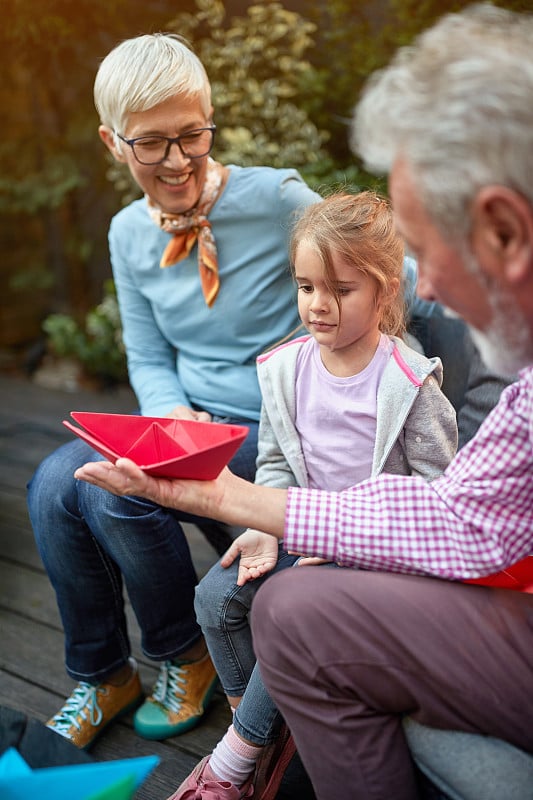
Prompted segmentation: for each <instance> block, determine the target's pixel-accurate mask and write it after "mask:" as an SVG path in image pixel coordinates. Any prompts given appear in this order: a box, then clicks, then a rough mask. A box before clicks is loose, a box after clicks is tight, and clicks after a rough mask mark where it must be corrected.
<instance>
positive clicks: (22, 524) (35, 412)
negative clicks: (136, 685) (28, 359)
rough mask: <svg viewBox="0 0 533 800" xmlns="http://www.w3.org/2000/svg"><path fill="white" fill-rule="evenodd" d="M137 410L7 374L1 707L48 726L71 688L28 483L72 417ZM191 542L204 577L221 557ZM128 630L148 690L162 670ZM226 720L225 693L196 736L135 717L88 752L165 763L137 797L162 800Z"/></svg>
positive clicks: (1, 462)
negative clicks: (144, 730)
mask: <svg viewBox="0 0 533 800" xmlns="http://www.w3.org/2000/svg"><path fill="white" fill-rule="evenodd" d="M134 408H135V400H134V398H133V395H132V393H131V392H130V391H129V390H128V389H125V388H124V389H121V390H120V391H118V392H109V393H97V392H93V391H85V392H78V391H76V392H75V393H69V392H65V391H59V390H51V389H44V388H41V387H37V386H35V385H34V384H32V383H31V382H29V381H26V380H24V379H19V378H12V377H6V376H2V375H0V642H1V644H0V705H4V706H9V707H11V708H14V709H16V710H19V711H22V712H24V713H25V714H27V715H28V716H29V717H34V718H36V719H38V720H41V721H43V722H44V721H46V720H47V719H48V718H49V717H50V716H51V715H52V714H54V713H55V712H56V711H57V710H58V709H59V707H60V706H61V704H62V702H63V700H64V698H65V697H66V696H67V695H68V694H69V693H70V691H71V689H72V687H73V685H74V684H73V681H71V679H70V678H69V677H68V676H67V674H66V673H65V670H64V666H63V633H62V627H61V622H60V619H59V615H58V612H57V608H56V603H55V596H54V593H53V591H52V588H51V586H50V584H49V582H48V578H47V576H46V573H45V572H44V569H43V567H42V564H41V562H40V559H39V555H38V553H37V551H36V548H35V544H34V540H33V535H32V531H31V527H30V523H29V520H28V516H27V511H26V491H25V487H26V483H27V481H28V480H29V478H30V477H31V475H32V473H33V471H34V469H35V468H36V466H37V465H38V464H39V462H40V461H41V459H42V458H43V457H44V456H45V455H46V454H47V453H49V452H50V451H51V450H53V449H54V448H56V447H57V446H59V445H60V444H62V443H63V442H66V441H68V440H69V439H70V438H72V437H71V434H69V432H68V431H67V430H66V429H65V428H64V427H63V426H62V425H61V421H62V420H63V419H67V418H68V414H69V412H70V411H73V410H74V411H75V410H77V411H108V412H122V413H128V412H131V411H133V409H134ZM187 536H188V538H189V542H190V545H191V551H192V554H193V559H194V561H195V564H196V567H197V570H198V573H199V576H201V575H203V574H204V573H205V571H206V570H207V569H208V568H209V566H210V565H211V564H212V563H214V561H215V560H216V558H217V556H216V553H215V551H214V550H213V549H212V548H211V547H210V545H209V544H208V543H207V541H206V540H205V538H204V537H203V536H202V534H200V533H199V531H198V530H197V529H196V528H194V527H192V526H189V528H188V529H187ZM129 612H131V609H129ZM129 622H130V634H131V640H132V645H133V654H134V655H135V657H136V658H137V660H138V661H139V664H140V672H141V678H142V681H143V685H144V686H145V688H146V689H149V688H150V686H151V685H152V684H153V682H154V680H155V677H156V675H157V671H156V669H155V668H154V666H153V664H152V663H150V662H148V661H147V660H146V659H145V658H144V656H143V655H142V652H141V650H140V646H139V631H138V628H137V625H136V622H135V619H134V617H133V615H132V614H131V613H129ZM229 716H230V715H229V711H228V710H227V707H226V703H225V700H224V697H223V695H222V693H219V694H218V695H217V696H216V698H215V700H214V702H213V704H212V705H211V707H210V709H209V711H208V712H207V714H206V716H205V718H204V720H203V721H202V723H201V724H200V725H199V726H198V727H196V728H195V729H194V730H192V731H190V732H189V733H187V734H184V735H183V736H180V737H175V738H173V739H170V740H167V741H166V742H148V741H145V740H143V739H140V738H139V737H138V736H136V735H135V734H134V732H133V729H132V722H131V715H130V716H127V717H125V718H124V720H121V721H120V722H117V723H115V724H113V725H112V726H110V728H109V730H108V731H106V732H105V733H104V734H103V735H102V737H101V738H100V739H99V740H98V741H97V743H96V744H95V746H94V747H93V749H92V751H91V754H92V755H93V756H94V757H95V759H96V760H98V761H106V760H109V759H113V758H130V757H137V756H143V755H152V754H156V755H158V756H159V757H160V758H161V762H160V764H159V765H158V767H157V768H156V769H155V770H154V772H153V773H152V774H151V775H150V777H149V778H148V779H147V780H146V781H145V782H144V784H143V785H142V787H141V788H140V789H139V790H138V792H137V794H136V795H135V797H136V799H137V800H148V798H150V800H164V799H165V798H167V797H168V796H169V794H171V792H172V791H173V790H174V789H175V788H176V786H178V785H179V783H180V782H181V781H182V780H183V778H184V777H185V776H186V775H187V774H188V773H189V772H190V771H191V769H192V768H193V766H194V765H195V764H196V763H197V762H198V760H199V759H200V758H201V757H202V756H204V755H206V754H207V753H208V752H210V751H211V750H212V748H213V746H214V745H215V744H216V742H217V741H218V739H219V738H220V736H221V734H222V733H223V731H224V730H225V729H226V727H227V725H228V724H229V721H230V720H229Z"/></svg>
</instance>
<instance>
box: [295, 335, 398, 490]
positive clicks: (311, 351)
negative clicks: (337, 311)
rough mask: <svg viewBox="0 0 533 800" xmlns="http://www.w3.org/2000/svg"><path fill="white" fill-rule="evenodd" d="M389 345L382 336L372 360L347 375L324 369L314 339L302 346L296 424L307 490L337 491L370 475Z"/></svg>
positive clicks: (297, 375) (297, 377)
mask: <svg viewBox="0 0 533 800" xmlns="http://www.w3.org/2000/svg"><path fill="white" fill-rule="evenodd" d="M392 348H393V343H392V342H391V340H390V339H389V338H388V336H385V335H384V334H382V335H381V338H380V340H379V344H378V347H377V349H376V352H375V354H374V357H373V358H372V361H371V362H370V363H369V364H368V366H367V367H365V369H364V370H362V372H359V373H358V374H357V375H352V376H351V377H349V378H337V377H336V376H335V375H332V374H331V373H330V372H328V371H327V369H326V368H325V367H324V365H323V363H322V360H321V358H320V350H319V347H318V344H317V343H316V341H315V340H314V339H309V341H308V342H306V343H305V344H304V345H303V346H302V347H301V348H300V352H299V354H298V360H297V364H296V428H297V430H298V433H299V436H300V440H301V446H302V450H303V454H304V458H305V463H306V467H307V473H308V477H309V487H310V488H311V489H327V490H328V491H341V490H343V489H346V488H348V487H349V486H353V485H354V484H356V483H359V482H360V481H362V480H365V478H369V477H370V474H371V472H372V457H373V453H374V443H375V438H376V415H377V394H378V387H379V382H380V380H381V376H382V375H383V371H384V369H385V367H386V365H387V362H388V360H389V357H390V354H391V351H392Z"/></svg>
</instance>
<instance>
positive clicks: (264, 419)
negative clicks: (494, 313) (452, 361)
mask: <svg viewBox="0 0 533 800" xmlns="http://www.w3.org/2000/svg"><path fill="white" fill-rule="evenodd" d="M309 338H310V337H309V336H304V337H300V338H298V339H293V340H292V341H290V342H288V343H286V344H283V345H281V346H280V347H278V348H276V349H275V350H272V351H270V352H269V353H266V354H264V355H262V356H260V357H259V358H258V360H257V374H258V378H259V384H260V387H261V393H262V398H263V402H262V408H261V420H260V424H259V448H258V456H257V473H256V477H255V482H256V483H258V484H263V485H268V486H277V487H280V488H287V487H289V486H300V487H302V488H307V486H308V482H307V470H306V467H305V461H304V456H303V452H302V449H301V447H300V439H299V436H298V432H297V430H296V427H295V424H294V420H295V415H296V397H295V372H296V360H297V356H298V351H299V349H300V347H301V346H302V344H303V343H304V342H306V341H307V340H308V339H309ZM390 338H391V340H392V341H393V342H394V348H393V351H392V353H391V357H390V359H389V362H388V364H387V366H386V367H385V370H384V372H383V376H382V378H381V382H380V384H379V389H378V397H377V420H376V442H375V447H374V456H373V464H372V476H375V475H378V474H379V473H380V472H392V473H397V474H400V475H421V476H422V477H423V478H425V479H426V480H428V481H431V480H433V479H434V478H436V477H438V476H439V475H440V474H441V473H442V472H443V471H444V469H445V468H446V467H447V466H448V464H449V462H450V461H451V459H452V458H453V456H454V455H455V451H456V449H457V421H456V415H455V411H454V408H453V406H452V405H451V403H450V402H449V401H448V399H447V398H446V397H445V395H444V394H443V393H442V391H441V389H440V385H441V383H442V364H441V361H440V359H439V358H427V357H426V356H424V355H422V354H420V353H418V352H416V351H415V350H413V349H412V348H410V347H408V346H407V345H406V344H405V343H404V342H403V341H402V340H401V339H399V338H397V337H390ZM325 436H327V432H325Z"/></svg>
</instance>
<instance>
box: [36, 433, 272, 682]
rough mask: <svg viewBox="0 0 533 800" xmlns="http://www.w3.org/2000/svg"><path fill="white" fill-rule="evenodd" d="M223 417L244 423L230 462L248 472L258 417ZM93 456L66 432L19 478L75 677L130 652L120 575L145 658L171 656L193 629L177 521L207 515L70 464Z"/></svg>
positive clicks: (189, 567)
mask: <svg viewBox="0 0 533 800" xmlns="http://www.w3.org/2000/svg"><path fill="white" fill-rule="evenodd" d="M219 421H220V420H219ZM224 422H233V423H235V424H243V423H244V422H245V424H246V425H248V426H249V428H250V433H249V434H248V437H247V438H246V440H245V441H244V443H243V445H242V446H241V448H240V449H239V450H238V451H237V453H236V454H235V456H234V458H233V459H232V461H231V462H230V467H231V469H232V470H233V471H234V472H235V473H236V474H237V475H240V476H241V477H243V478H246V479H247V480H250V481H253V479H254V475H255V459H256V455H257V428H258V425H257V423H256V422H250V421H248V420H246V421H244V420H229V419H224ZM101 459H102V457H101V456H100V455H99V454H98V453H95V452H94V451H93V450H91V448H90V447H88V446H87V445H86V444H85V443H84V442H82V441H79V440H75V441H73V442H69V443H68V444H65V445H63V446H62V447H60V448H59V449H58V450H56V451H55V452H53V453H52V454H51V455H50V456H48V457H47V458H46V459H45V460H44V461H43V462H42V463H41V465H40V466H39V467H38V469H37V471H36V473H35V475H34V476H33V478H32V480H31V482H30V484H29V486H28V508H29V514H30V519H31V523H32V526H33V530H34V534H35V539H36V542H37V547H38V550H39V553H40V556H41V559H42V561H43V564H44V566H45V569H46V571H47V573H48V576H49V578H50V581H51V583H52V585H53V587H54V589H55V592H56V597H57V603H58V607H59V612H60V614H61V619H62V622H63V628H64V631H65V663H66V669H67V672H68V674H69V675H70V676H71V677H72V678H74V679H75V680H84V681H89V682H92V683H98V682H101V681H102V680H104V679H105V677H106V676H108V675H109V674H111V673H112V672H113V671H114V670H116V669H118V668H119V667H120V666H122V665H123V664H124V663H125V662H126V661H127V659H128V657H129V655H130V652H131V648H130V642H129V638H128V631H127V623H126V616H125V613H124V601H123V586H124V585H125V587H126V589H127V592H128V596H129V599H130V602H131V605H132V607H133V610H134V612H135V616H136V618H137V621H138V623H139V627H140V629H141V635H142V649H143V652H144V653H145V655H146V656H147V657H148V658H151V659H153V660H154V661H165V660H167V659H171V658H175V657H178V656H179V655H180V654H181V653H183V652H185V651H186V650H187V649H189V648H190V647H191V646H192V645H193V644H194V643H195V642H196V641H198V639H199V638H200V637H201V629H200V627H199V625H198V623H197V621H196V617H195V613H194V588H195V585H196V583H197V582H198V581H197V576H196V571H195V569H194V565H193V563H192V559H191V555H190V551H189V546H188V543H187V539H186V537H185V534H184V531H183V528H182V526H181V524H180V522H185V521H187V522H193V523H196V524H198V525H199V526H200V527H201V526H202V524H203V523H204V522H206V521H205V520H203V519H200V518H196V517H194V516H191V515H187V514H183V513H180V512H179V511H175V510H170V509H167V508H162V507H160V506H158V505H155V504H154V503H151V502H149V501H147V500H143V499H141V498H136V497H116V496H115V495H112V494H110V493H108V492H106V491H104V490H103V489H99V488H98V487H96V486H91V485H90V484H88V483H85V482H84V481H77V480H75V479H74V477H73V474H74V471H75V470H76V469H77V467H79V466H81V465H82V464H84V463H86V462H87V461H95V460H101Z"/></svg>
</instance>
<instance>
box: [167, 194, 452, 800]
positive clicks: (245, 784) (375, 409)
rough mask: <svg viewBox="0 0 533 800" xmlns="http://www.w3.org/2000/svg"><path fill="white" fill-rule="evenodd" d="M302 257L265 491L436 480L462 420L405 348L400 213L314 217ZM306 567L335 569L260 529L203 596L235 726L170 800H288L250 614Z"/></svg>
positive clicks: (277, 723)
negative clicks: (297, 333)
mask: <svg viewBox="0 0 533 800" xmlns="http://www.w3.org/2000/svg"><path fill="white" fill-rule="evenodd" d="M290 255H291V261H292V264H293V268H294V277H295V280H296V284H297V287H298V311H299V314H300V317H301V320H302V322H303V324H304V326H305V328H306V329H307V330H308V332H309V335H308V336H303V337H301V338H299V339H295V340H292V341H290V342H288V343H286V344H284V345H282V346H280V347H278V348H277V349H275V350H273V351H271V352H269V353H267V354H265V355H263V356H261V357H260V358H259V359H258V376H259V382H260V385H261V391H262V399H263V405H262V412H261V422H260V428H259V450H258V453H259V454H258V460H257V475H256V482H258V483H261V484H267V485H269V486H276V487H283V488H286V487H288V486H301V487H310V488H320V489H328V490H332V491H341V490H343V489H346V488H347V487H349V486H351V485H353V484H355V483H357V482H359V481H362V480H365V479H366V478H369V477H370V476H373V475H377V474H378V473H380V472H382V471H385V472H394V473H400V474H417V475H421V476H423V477H424V478H426V479H427V480H428V481H430V480H433V479H434V478H435V477H437V476H438V475H440V474H441V473H442V471H443V470H444V469H445V468H446V466H447V465H448V463H449V461H450V460H451V459H452V457H453V455H454V454H455V450H456V446H457V426H456V418H455V412H454V410H453V407H452V406H451V404H450V403H449V402H448V400H447V399H446V397H445V396H444V395H443V394H442V392H441V390H440V388H439V387H440V384H441V381H442V366H441V362H440V360H439V359H438V358H432V359H428V358H426V357H425V356H423V355H421V354H420V353H418V352H417V351H415V350H413V349H411V348H410V347H408V346H407V345H406V344H405V343H404V342H403V340H402V338H401V336H402V334H403V333H404V301H403V293H402V291H401V290H400V289H401V281H402V268H403V244H402V241H401V239H400V237H399V236H398V234H397V233H396V231H395V228H394V223H393V217H392V212H391V209H390V206H389V204H388V202H387V201H386V200H385V199H382V198H380V197H379V196H377V195H376V194H374V193H371V192H363V193H361V194H359V195H350V194H336V195H332V196H330V197H328V198H327V199H325V200H323V201H322V202H320V203H317V204H315V205H312V206H310V207H308V208H307V209H306V210H305V211H304V212H303V215H302V216H301V218H300V220H299V221H298V223H297V224H296V226H295V229H294V232H293V237H292V243H291V252H290ZM377 535H378V534H377ZM250 542H252V543H256V544H257V547H256V552H255V554H252V555H251V554H250ZM244 543H246V544H247V556H246V558H244V557H243V558H241V559H240V563H239V564H237V562H236V561H235V559H236V557H237V556H238V555H239V554H240V552H241V549H242V546H243V544H244ZM296 562H298V566H301V565H308V564H316V563H320V562H321V559H318V558H299V557H298V556H297V555H294V554H289V553H287V552H285V551H284V550H283V549H282V547H280V548H279V551H278V546H277V542H276V540H275V539H274V538H273V537H272V536H268V535H267V534H261V533H260V532H258V531H250V530H249V531H246V532H245V533H244V534H242V536H240V537H239V538H238V539H236V540H235V542H234V543H233V545H232V546H231V547H230V549H229V550H228V552H227V553H226V555H225V556H224V557H223V558H222V560H221V561H220V563H219V564H216V565H215V566H214V567H213V568H212V569H211V570H210V572H209V573H208V574H207V575H206V576H205V577H204V578H203V580H202V581H201V582H200V584H199V586H198V587H197V591H196V601H195V608H196V613H197V617H198V621H199V623H200V625H201V627H202V630H203V632H204V635H205V638H206V641H207V645H208V648H209V651H210V653H211V657H212V659H213V662H214V664H215V666H216V669H217V672H218V674H219V677H220V680H221V683H222V685H223V688H224V691H225V692H226V695H227V697H228V700H229V702H230V705H231V707H232V709H233V710H235V715H234V720H233V724H232V725H231V726H230V728H229V729H228V731H227V733H226V734H225V736H224V738H223V739H222V740H221V741H220V742H219V744H218V745H217V746H216V748H215V750H214V751H213V753H212V754H211V756H208V757H206V758H204V759H203V760H202V761H201V762H200V764H199V765H198V766H197V767H196V769H195V770H194V771H193V773H192V774H191V775H190V776H189V777H188V778H187V779H186V780H185V781H184V783H183V784H182V785H181V786H180V788H179V789H178V790H177V792H176V793H175V794H174V795H173V796H172V798H170V799H169V800H178V799H182V798H183V799H185V798H193V797H194V798H200V797H206V798H207V797H209V798H220V800H223V799H225V798H227V799H228V800H230V798H235V800H238V798H242V797H250V796H251V795H252V793H253V796H254V798H256V797H260V798H263V799H264V800H267V798H271V797H272V798H274V797H275V795H276V790H277V788H278V785H279V782H280V780H281V777H282V773H283V769H282V768H283V767H284V766H285V765H286V763H287V760H288V756H290V755H291V754H292V752H293V749H291V740H290V737H288V732H287V730H286V729H285V727H284V726H282V719H281V717H280V715H279V714H278V712H277V710H276V708H275V706H274V704H273V703H272V701H271V700H270V697H269V696H268V694H267V692H266V690H265V688H264V686H263V684H262V681H261V677H260V675H259V672H258V669H257V668H256V667H255V657H254V653H253V647H252V641H251V632H250V627H249V624H248V612H249V610H250V607H251V603H252V599H253V596H254V595H255V592H256V591H257V589H258V588H259V586H260V585H261V583H262V582H263V580H265V579H266V578H267V577H268V575H266V573H270V574H272V573H274V572H277V571H279V570H281V569H285V568H286V567H289V566H292V565H293V564H295V563H296ZM330 566H332V565H330ZM257 578H260V580H254V579H257ZM319 585H320V584H319V576H318V575H317V587H319ZM281 731H283V733H282V736H281V742H280V741H279V739H280V732H281ZM277 740H278V747H275V746H274V743H276V741H277ZM268 745H273V746H271V747H269V746H268ZM267 784H268V786H267Z"/></svg>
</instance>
